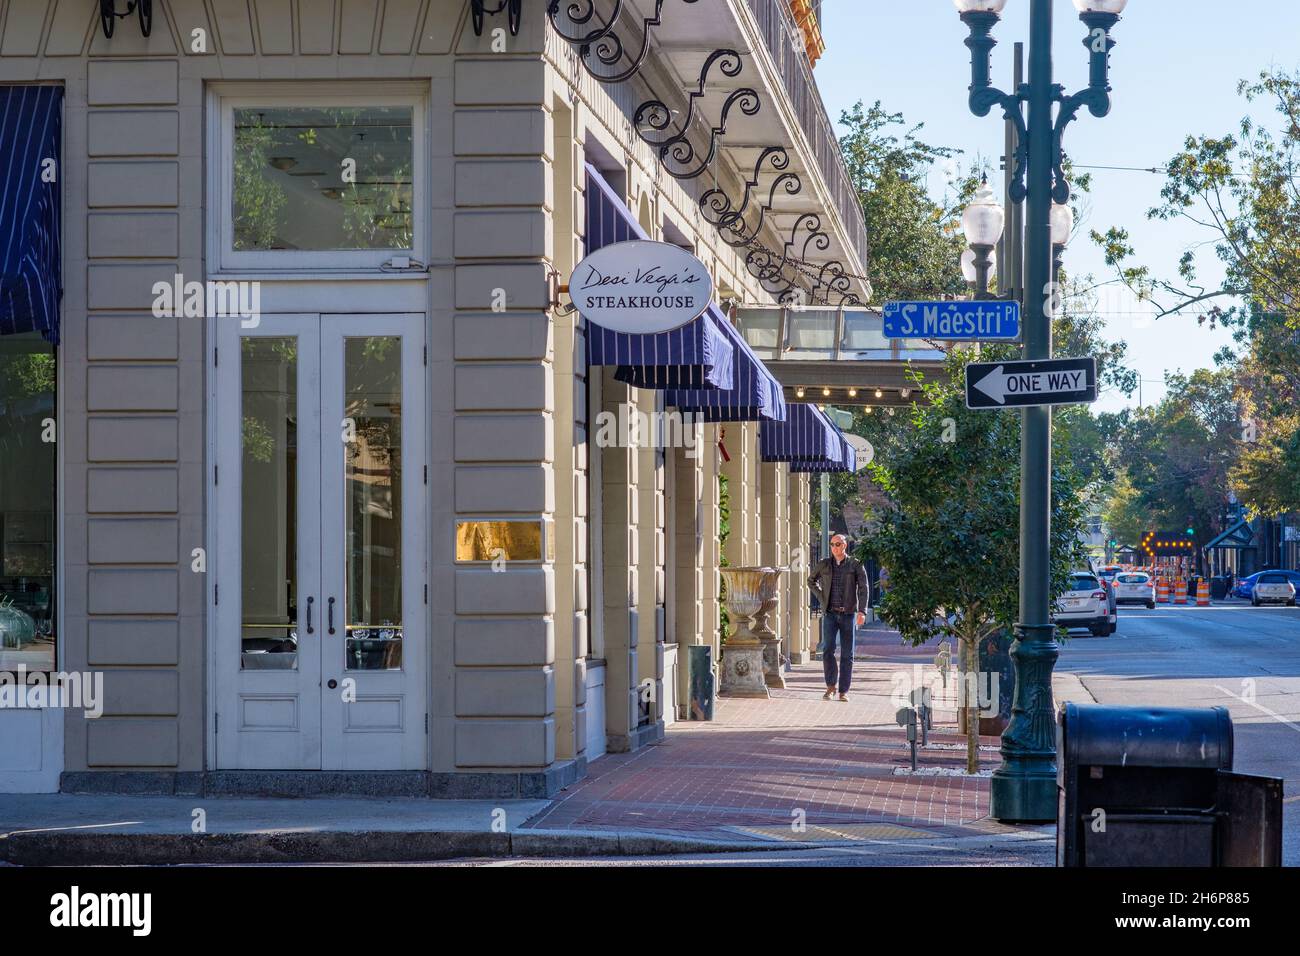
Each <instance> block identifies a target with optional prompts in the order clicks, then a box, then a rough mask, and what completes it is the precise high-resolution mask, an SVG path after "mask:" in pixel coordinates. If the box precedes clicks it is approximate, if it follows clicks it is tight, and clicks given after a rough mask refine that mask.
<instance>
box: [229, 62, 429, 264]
mask: <svg viewBox="0 0 1300 956" xmlns="http://www.w3.org/2000/svg"><path fill="white" fill-rule="evenodd" d="M359 90H360V92H358V91H359ZM208 94H209V95H208V145H207V165H208V177H207V179H208V195H207V212H208V249H209V256H208V261H209V265H210V269H209V271H210V272H211V273H213V274H216V275H230V274H239V275H254V276H256V275H267V274H273V273H279V274H298V275H319V274H338V273H344V272H362V273H375V272H383V271H392V270H391V269H388V268H386V266H387V263H388V262H389V260H391V259H392V258H393V257H395V256H405V257H409V258H411V259H414V260H419V261H420V262H421V263H427V262H428V261H429V256H428V250H429V237H428V231H429V211H430V209H429V207H430V203H431V189H430V175H429V167H428V163H429V154H430V149H429V142H428V130H429V122H428V110H429V87H428V84H427V83H421V82H373V83H372V82H369V81H360V82H348V83H340V82H337V81H331V80H325V81H301V82H275V83H257V84H248V83H213V84H211V85H210V86H209V89H208ZM257 106H262V107H268V108H269V107H274V108H280V109H284V108H291V107H308V108H316V107H327V106H409V107H410V108H411V148H412V157H411V207H412V212H413V220H412V237H413V238H412V242H411V246H412V248H410V249H335V250H320V251H316V250H312V251H304V250H290V249H279V250H253V251H237V250H236V249H235V248H234V225H233V221H232V220H233V216H232V202H233V200H234V166H235V164H234V145H235V144H234V140H235V137H234V111H235V110H236V109H240V108H246V107H257ZM399 271H402V270H399ZM405 274H406V275H408V276H409V275H410V272H409V271H405Z"/></svg>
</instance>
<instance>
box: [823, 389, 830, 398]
mask: <svg viewBox="0 0 1300 956" xmlns="http://www.w3.org/2000/svg"><path fill="white" fill-rule="evenodd" d="M830 397H831V390H830V389H829V388H825V387H823V388H822V398H830Z"/></svg>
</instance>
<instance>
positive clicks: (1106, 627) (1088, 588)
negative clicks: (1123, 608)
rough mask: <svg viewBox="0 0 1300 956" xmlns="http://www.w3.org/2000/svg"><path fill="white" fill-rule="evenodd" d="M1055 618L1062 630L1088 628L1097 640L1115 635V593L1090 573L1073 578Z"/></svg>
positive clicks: (1076, 575) (1057, 602) (1081, 573)
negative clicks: (1064, 628)
mask: <svg viewBox="0 0 1300 956" xmlns="http://www.w3.org/2000/svg"><path fill="white" fill-rule="evenodd" d="M1052 619H1053V620H1054V621H1055V622H1056V623H1057V624H1058V625H1060V626H1061V627H1066V628H1071V627H1086V628H1087V629H1088V630H1090V631H1092V633H1093V636H1094V637H1106V636H1107V635H1109V634H1114V633H1115V626H1116V615H1115V592H1114V591H1112V590H1111V589H1110V588H1108V587H1106V585H1104V584H1102V583H1101V579H1100V578H1099V577H1097V575H1095V574H1093V573H1092V572H1090V571H1076V572H1075V573H1074V574H1072V575H1070V584H1069V589H1068V590H1067V591H1066V592H1065V593H1064V594H1062V595H1061V596H1060V597H1059V598H1057V599H1056V608H1055V614H1053V615H1052Z"/></svg>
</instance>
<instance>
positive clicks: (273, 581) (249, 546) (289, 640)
mask: <svg viewBox="0 0 1300 956" xmlns="http://www.w3.org/2000/svg"><path fill="white" fill-rule="evenodd" d="M240 363H241V367H240V381H241V391H242V395H241V400H242V403H243V404H242V412H241V414H242V440H241V445H242V453H241V460H242V463H243V469H242V474H243V478H242V488H241V491H240V494H241V497H242V501H243V509H242V539H241V540H242V542H243V545H242V554H241V557H242V562H243V563H242V569H243V570H242V575H243V579H242V583H241V598H242V609H243V610H242V627H241V631H240V641H241V651H242V654H241V655H240V658H241V662H242V666H243V667H244V668H245V669H250V670H251V669H259V670H266V669H279V670H294V669H296V668H297V667H298V653H297V652H298V626H297V622H298V607H297V600H298V587H297V584H298V530H297V529H298V341H297V339H294V338H260V337H259V338H251V337H250V338H245V339H244V340H243V345H242V347H241V349H240Z"/></svg>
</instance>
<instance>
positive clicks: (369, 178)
mask: <svg viewBox="0 0 1300 956" xmlns="http://www.w3.org/2000/svg"><path fill="white" fill-rule="evenodd" d="M411 123H412V108H411V107H409V106H365V107H346V106H327V107H277V108H266V107H246V108H245V107H241V108H238V109H236V110H234V125H235V131H234V181H233V184H232V190H231V191H232V205H233V210H232V217H233V222H234V249H235V250H236V251H244V250H266V249H290V250H294V249H296V250H305V251H318V250H329V249H410V248H411V242H412V234H413V218H412V206H413V194H412V178H411V177H412V164H413V157H414V151H413V146H412V133H411V129H412V127H411Z"/></svg>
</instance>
